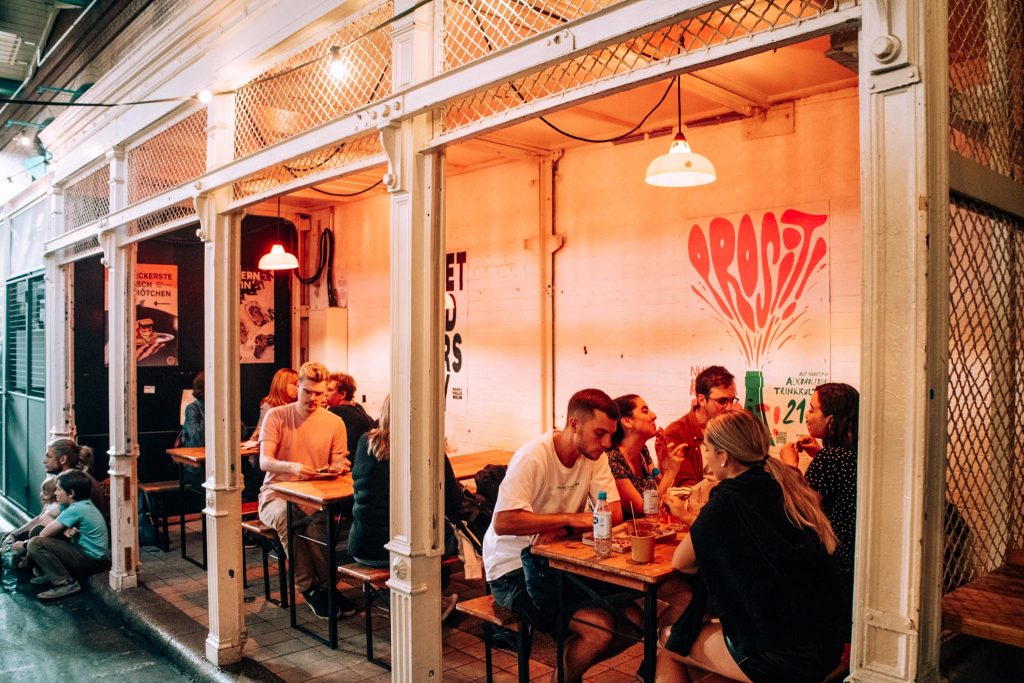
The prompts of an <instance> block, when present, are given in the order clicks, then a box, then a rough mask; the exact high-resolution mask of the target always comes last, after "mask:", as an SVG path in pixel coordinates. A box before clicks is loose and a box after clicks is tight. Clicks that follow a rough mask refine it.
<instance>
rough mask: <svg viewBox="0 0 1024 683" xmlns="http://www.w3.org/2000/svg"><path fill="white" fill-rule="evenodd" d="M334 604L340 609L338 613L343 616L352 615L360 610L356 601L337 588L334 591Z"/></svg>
mask: <svg viewBox="0 0 1024 683" xmlns="http://www.w3.org/2000/svg"><path fill="white" fill-rule="evenodd" d="M334 606H335V607H336V608H337V609H338V615H339V616H342V617H350V616H352V615H353V614H355V613H356V612H357V611H358V608H357V607H356V603H354V602H352V601H351V600H349V599H348V598H346V597H345V596H344V595H343V594H342V593H341V591H337V590H336V591H334Z"/></svg>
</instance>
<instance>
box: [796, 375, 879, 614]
mask: <svg viewBox="0 0 1024 683" xmlns="http://www.w3.org/2000/svg"><path fill="white" fill-rule="evenodd" d="M859 405H860V394H858V393H857V390H856V389H854V388H853V387H851V386H850V385H849V384H839V383H829V384H822V385H820V386H818V387H817V388H815V390H814V393H813V394H812V395H811V405H810V409H809V410H808V411H807V431H808V432H810V436H805V437H804V438H802V439H800V440H799V441H797V442H796V444H786V445H785V446H783V447H782V452H781V453H780V454H779V455H780V457H781V458H782V462H784V463H786V464H787V465H793V466H796V465H797V463H798V461H799V455H798V452H799V451H803V452H804V453H806V454H807V455H809V456H810V458H811V463H810V464H809V465H808V466H807V472H806V473H805V476H806V477H807V483H808V484H810V485H811V488H812V489H814V490H815V491H817V492H818V493H820V494H821V508H822V510H824V511H825V516H826V517H828V520H829V522H831V523H832V530H833V531H835V534H836V538H837V539H838V541H839V545H838V547H837V548H836V553H835V560H836V564H837V566H838V567H839V576H840V578H841V579H842V586H843V596H842V597H843V600H844V601H845V605H846V607H847V621H848V622H849V621H851V619H852V616H853V551H854V547H855V545H856V541H857V420H858V418H859V414H860V411H859ZM818 439H820V440H821V443H822V445H821V446H819V445H818Z"/></svg>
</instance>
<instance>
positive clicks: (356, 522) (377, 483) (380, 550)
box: [348, 396, 462, 567]
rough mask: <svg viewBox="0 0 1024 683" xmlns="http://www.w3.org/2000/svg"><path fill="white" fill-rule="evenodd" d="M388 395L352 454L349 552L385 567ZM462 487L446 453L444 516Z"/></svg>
mask: <svg viewBox="0 0 1024 683" xmlns="http://www.w3.org/2000/svg"><path fill="white" fill-rule="evenodd" d="M390 456H391V397H390V396H388V397H387V398H385V399H384V405H383V406H382V407H381V413H380V420H379V424H378V426H376V427H374V428H373V429H371V430H370V431H368V432H366V433H365V434H363V435H362V436H361V437H359V444H358V445H357V446H356V453H355V456H354V457H353V458H352V488H353V498H354V502H353V505H352V527H351V529H350V530H349V534H348V554H349V555H351V556H352V559H354V560H355V561H356V562H359V563H360V564H365V565H367V566H370V567H387V566H388V565H389V563H390V554H389V553H388V550H387V548H385V547H384V544H386V543H387V542H388V541H390V540H391V472H390V464H389V463H390ZM461 506H462V491H461V489H460V487H459V483H458V481H457V480H456V479H455V472H454V471H453V470H452V466H451V463H450V462H448V458H447V456H446V457H445V459H444V510H445V516H446V517H451V518H452V519H455V518H457V517H458V511H459V509H460V508H461Z"/></svg>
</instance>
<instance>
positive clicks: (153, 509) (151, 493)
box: [139, 480, 185, 553]
mask: <svg viewBox="0 0 1024 683" xmlns="http://www.w3.org/2000/svg"><path fill="white" fill-rule="evenodd" d="M177 492H178V482H177V481H174V480H171V481H149V482H145V483H143V482H140V483H139V493H141V494H142V499H143V500H144V501H145V502H146V508H148V509H149V516H150V519H152V520H153V526H154V527H156V530H157V535H156V547H158V548H160V550H163V551H164V552H165V553H166V552H168V551H170V549H171V530H170V524H169V523H168V521H167V518H168V514H167V510H166V508H165V507H164V506H163V505H160V504H158V503H157V496H159V495H160V494H164V493H177ZM178 514H185V513H184V511H179V513H178Z"/></svg>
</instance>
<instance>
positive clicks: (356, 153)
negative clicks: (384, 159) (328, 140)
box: [233, 131, 384, 200]
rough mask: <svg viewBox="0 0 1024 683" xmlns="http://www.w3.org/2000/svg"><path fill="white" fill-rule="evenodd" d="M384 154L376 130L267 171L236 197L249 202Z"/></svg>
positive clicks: (240, 187) (238, 186)
mask: <svg viewBox="0 0 1024 683" xmlns="http://www.w3.org/2000/svg"><path fill="white" fill-rule="evenodd" d="M383 153H384V149H383V147H381V144H380V137H379V136H378V135H377V132H376V131H374V132H372V133H367V134H365V135H361V136H359V137H355V138H350V139H348V140H344V141H342V142H338V143H336V144H333V145H328V146H327V147H322V148H321V149H318V150H316V151H314V152H310V153H309V154H306V155H305V156H302V157H299V158H298V159H292V160H291V161H288V162H285V163H283V164H278V165H277V166H270V167H268V168H264V169H262V170H260V171H259V172H257V173H254V174H252V175H251V176H248V177H246V178H243V179H242V180H239V181H238V182H236V183H235V184H234V186H233V192H234V198H235V199H236V200H238V199H245V198H246V197H251V196H252V195H257V194H262V193H264V192H269V191H271V190H273V189H274V188H276V187H279V186H281V185H285V184H288V183H291V182H293V181H295V180H299V179H301V178H305V177H307V176H311V175H317V174H321V173H325V172H327V171H330V170H331V169H334V168H340V167H342V166H346V165H348V164H351V163H354V162H356V161H359V160H361V159H368V158H370V157H372V156H376V155H378V154H383Z"/></svg>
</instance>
